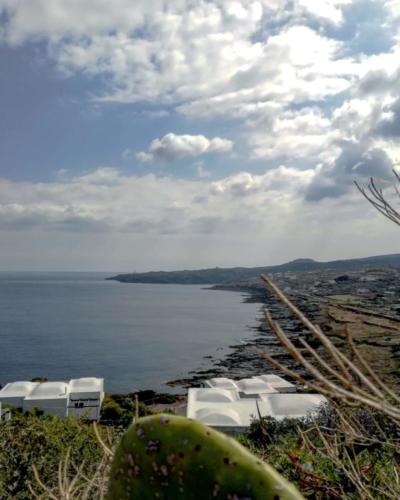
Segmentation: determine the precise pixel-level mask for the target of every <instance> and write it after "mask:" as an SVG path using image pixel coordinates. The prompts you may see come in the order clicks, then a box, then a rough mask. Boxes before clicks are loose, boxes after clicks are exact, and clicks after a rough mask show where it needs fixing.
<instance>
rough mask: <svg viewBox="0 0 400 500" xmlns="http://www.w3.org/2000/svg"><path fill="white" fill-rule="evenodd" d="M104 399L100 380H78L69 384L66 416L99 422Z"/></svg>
mask: <svg viewBox="0 0 400 500" xmlns="http://www.w3.org/2000/svg"><path fill="white" fill-rule="evenodd" d="M103 398H104V381H103V379H102V378H94V377H87V378H78V379H72V380H71V381H70V383H69V399H68V416H69V417H79V418H85V419H87V420H99V418H100V409H101V403H102V401H103Z"/></svg>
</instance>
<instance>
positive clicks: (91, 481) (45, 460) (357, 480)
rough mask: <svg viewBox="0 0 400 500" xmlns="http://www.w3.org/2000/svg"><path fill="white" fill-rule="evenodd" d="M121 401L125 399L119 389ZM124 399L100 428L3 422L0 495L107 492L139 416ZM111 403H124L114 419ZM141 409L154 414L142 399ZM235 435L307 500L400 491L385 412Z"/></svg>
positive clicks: (398, 454)
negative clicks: (120, 448) (118, 451)
mask: <svg viewBox="0 0 400 500" xmlns="http://www.w3.org/2000/svg"><path fill="white" fill-rule="evenodd" d="M117 399H118V400H119V401H120V402H121V396H120V395H117ZM111 401H113V404H111ZM122 404H123V405H124V406H125V410H123V411H122V413H121V412H120V408H121V407H120V406H119V403H117V402H116V401H114V400H113V398H112V397H109V398H108V399H107V400H106V404H105V412H104V415H103V416H107V425H104V424H100V425H98V426H97V429H95V428H94V426H93V425H92V424H86V423H84V422H80V421H78V420H76V419H63V420H62V419H59V418H58V417H53V416H46V415H45V416H36V415H34V414H28V415H21V414H16V415H14V416H13V419H12V421H11V422H2V423H0V443H1V445H0V498H1V499H18V500H20V499H31V498H35V497H36V498H57V499H66V498H71V499H72V498H76V499H78V498H79V499H80V498H88V499H89V498H93V499H95V498H101V495H102V494H105V492H106V491H107V487H108V477H109V467H110V463H111V459H112V455H111V453H110V452H109V451H108V450H110V451H111V450H113V449H115V447H116V446H117V444H118V442H119V441H120V437H121V435H122V433H123V432H124V430H125V428H126V426H128V425H129V424H130V423H131V422H132V418H134V416H135V404H136V402H135V400H134V399H133V398H131V397H129V396H125V397H124V398H123V401H122ZM117 405H118V406H117ZM110 407H112V408H114V409H115V408H117V409H118V411H115V412H114V415H113V418H115V421H114V424H112V423H111V419H110ZM127 408H128V409H127ZM140 412H141V414H150V413H151V411H150V409H149V408H147V407H146V406H145V405H144V404H143V403H142V404H141V405H140ZM355 427H356V428H355ZM237 439H238V441H239V442H240V443H241V444H242V445H244V446H245V447H247V448H248V449H249V450H250V451H251V452H252V453H254V454H255V455H256V456H258V457H259V458H261V459H262V460H263V461H265V462H266V463H268V464H269V465H271V466H273V467H274V468H275V469H276V470H277V471H278V472H279V473H281V474H282V475H283V476H284V477H285V478H286V479H288V480H289V481H290V482H291V483H293V484H294V485H295V486H297V488H298V489H299V490H300V491H301V492H302V494H303V495H304V496H305V497H306V498H320V499H325V498H349V499H353V498H354V499H355V498H373V499H379V498H382V499H383V498H393V499H397V498H399V497H400V484H399V463H400V428H399V426H398V425H397V423H395V422H393V420H391V419H389V418H387V417H386V416H384V415H383V414H382V413H381V412H372V411H367V410H365V409H355V408H353V409H350V408H347V409H345V410H340V411H336V410H334V409H333V408H332V407H330V409H329V408H324V409H323V410H322V411H321V413H320V415H319V416H318V418H316V419H314V420H285V421H282V422H278V421H275V420H273V419H270V418H266V419H262V420H261V421H255V422H254V423H253V425H252V427H251V429H250V430H249V432H248V433H247V434H245V435H242V436H239V437H237ZM68 488H69V489H70V492H71V493H72V494H70V496H69V497H67V496H66V494H65V492H66V491H67V490H68ZM51 495H54V496H53V497H52V496H51Z"/></svg>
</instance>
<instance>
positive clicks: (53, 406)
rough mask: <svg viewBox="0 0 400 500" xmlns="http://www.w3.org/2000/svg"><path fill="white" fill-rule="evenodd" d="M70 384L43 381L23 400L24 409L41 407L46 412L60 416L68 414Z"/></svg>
mask: <svg viewBox="0 0 400 500" xmlns="http://www.w3.org/2000/svg"><path fill="white" fill-rule="evenodd" d="M67 402H68V384H66V383H65V382H43V383H42V384H38V385H37V386H36V387H35V388H34V389H33V391H32V392H31V393H30V394H29V396H26V398H25V399H24V401H23V405H22V409H23V411H24V412H25V411H28V410H30V409H32V408H40V409H41V410H42V411H44V412H45V413H52V414H53V415H58V416H59V417H65V416H67Z"/></svg>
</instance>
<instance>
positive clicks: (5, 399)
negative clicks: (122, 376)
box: [0, 377, 104, 420]
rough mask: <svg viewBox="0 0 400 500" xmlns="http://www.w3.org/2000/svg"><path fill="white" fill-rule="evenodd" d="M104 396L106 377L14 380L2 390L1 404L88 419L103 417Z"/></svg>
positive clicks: (0, 394)
mask: <svg viewBox="0 0 400 500" xmlns="http://www.w3.org/2000/svg"><path fill="white" fill-rule="evenodd" d="M103 399H104V380H103V379H99V378H93V377H90V378H80V379H72V380H70V381H69V382H68V383H66V382H43V383H39V382H25V381H21V382H11V383H9V384H7V385H6V386H5V387H4V388H3V389H2V390H1V391H0V404H3V406H4V405H6V404H7V405H11V406H14V407H15V408H18V409H21V410H22V411H28V410H30V409H32V408H39V409H41V410H42V411H44V412H45V413H51V414H53V415H58V416H60V417H67V416H74V417H79V418H85V419H87V420H98V419H99V418H100V409H101V404H102V402H103Z"/></svg>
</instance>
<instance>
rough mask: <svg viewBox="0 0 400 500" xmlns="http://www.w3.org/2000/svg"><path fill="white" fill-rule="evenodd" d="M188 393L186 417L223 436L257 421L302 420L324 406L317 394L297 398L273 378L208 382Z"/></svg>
mask: <svg viewBox="0 0 400 500" xmlns="http://www.w3.org/2000/svg"><path fill="white" fill-rule="evenodd" d="M204 385H205V387H204V388H198V389H189V393H188V402H187V411H186V416H187V417H189V418H193V419H196V420H200V421H201V422H203V423H204V424H206V425H208V426H210V427H214V428H216V429H219V430H221V431H224V432H243V431H244V430H246V429H248V427H249V426H250V424H251V422H252V421H253V420H258V419H259V418H260V417H272V418H275V419H277V420H283V419H284V418H304V417H307V416H311V415H313V414H315V413H316V412H318V410H319V409H320V407H321V406H322V405H324V404H326V403H327V400H326V399H325V398H324V396H322V395H321V394H300V393H298V392H296V386H295V385H293V384H291V383H290V382H288V381H286V380H285V379H283V378H281V377H279V376H277V375H272V374H269V375H261V376H258V377H252V378H245V379H242V380H237V381H235V380H232V379H229V378H224V377H220V378H212V379H210V380H207V381H205V383H204Z"/></svg>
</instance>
